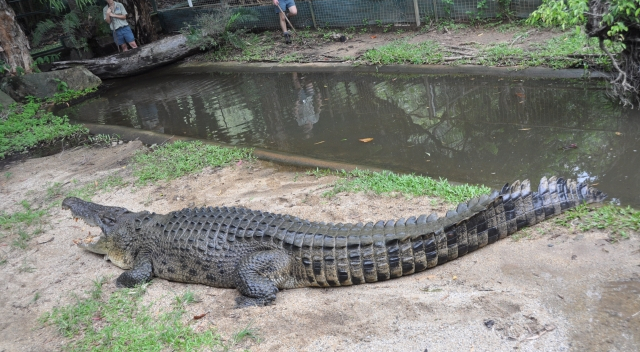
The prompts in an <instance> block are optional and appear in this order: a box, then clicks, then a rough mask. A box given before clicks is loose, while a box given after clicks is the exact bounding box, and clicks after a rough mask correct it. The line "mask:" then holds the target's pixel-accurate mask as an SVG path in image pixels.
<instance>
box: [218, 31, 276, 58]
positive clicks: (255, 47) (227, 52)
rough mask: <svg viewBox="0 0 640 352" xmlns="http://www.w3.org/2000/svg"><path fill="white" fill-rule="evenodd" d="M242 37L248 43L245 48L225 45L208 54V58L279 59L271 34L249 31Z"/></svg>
mask: <svg viewBox="0 0 640 352" xmlns="http://www.w3.org/2000/svg"><path fill="white" fill-rule="evenodd" d="M242 38H243V40H244V43H245V44H246V45H245V46H244V48H242V49H238V48H235V47H233V46H232V45H224V46H222V47H221V48H220V49H218V50H215V51H212V52H210V53H209V54H207V55H206V58H207V59H208V60H211V61H241V62H252V61H278V57H277V56H276V55H275V52H274V47H275V42H274V40H273V38H272V37H271V36H268V35H259V34H255V33H247V34H243V35H242Z"/></svg>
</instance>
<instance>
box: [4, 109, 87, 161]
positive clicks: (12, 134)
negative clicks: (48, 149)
mask: <svg viewBox="0 0 640 352" xmlns="http://www.w3.org/2000/svg"><path fill="white" fill-rule="evenodd" d="M87 132H88V130H87V129H86V128H85V127H84V126H82V125H71V124H69V119H67V117H66V116H65V117H60V116H55V115H53V114H52V113H50V112H46V111H44V110H41V107H40V102H39V101H37V100H35V99H30V100H29V101H28V102H27V103H26V104H24V105H21V106H17V107H14V108H13V109H12V110H11V111H10V112H9V115H8V116H7V118H6V119H0V159H3V158H4V157H5V156H6V155H9V154H13V153H21V152H23V151H26V150H28V149H31V148H34V147H36V146H39V145H43V144H51V143H53V142H55V141H58V140H61V139H63V138H71V137H78V136H80V135H83V134H86V133H87Z"/></svg>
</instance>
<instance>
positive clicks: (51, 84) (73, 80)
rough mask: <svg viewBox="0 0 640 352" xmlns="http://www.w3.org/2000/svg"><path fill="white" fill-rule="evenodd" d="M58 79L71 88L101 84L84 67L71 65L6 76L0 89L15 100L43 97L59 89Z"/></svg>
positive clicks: (1, 82)
mask: <svg viewBox="0 0 640 352" xmlns="http://www.w3.org/2000/svg"><path fill="white" fill-rule="evenodd" d="M60 81H62V82H65V83H66V84H67V89H73V90H83V89H87V88H95V87H98V86H99V85H100V84H102V80H101V79H100V78H98V77H97V76H95V75H94V74H93V73H91V72H90V71H89V70H87V69H86V68H84V67H73V68H70V69H67V70H60V71H51V72H41V73H32V74H28V75H24V76H14V77H7V78H4V79H3V80H2V81H0V90H2V91H4V92H5V93H7V94H8V95H9V96H10V97H11V98H13V99H14V100H16V101H21V102H22V101H25V97H26V96H28V95H32V96H34V97H37V98H41V99H44V98H47V97H52V96H53V95H54V94H55V93H58V92H59V91H60V90H59V89H58V84H59V83H60Z"/></svg>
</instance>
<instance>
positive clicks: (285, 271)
mask: <svg viewBox="0 0 640 352" xmlns="http://www.w3.org/2000/svg"><path fill="white" fill-rule="evenodd" d="M291 265H292V263H291V257H290V256H289V255H287V253H286V252H284V251H280V250H269V251H263V252H255V253H252V254H249V255H247V256H246V257H245V258H244V259H242V261H241V262H240V264H238V267H237V269H236V273H237V276H236V277H237V279H236V280H237V282H236V288H237V289H238V291H240V294H242V296H240V297H238V298H236V304H237V305H236V308H243V307H252V306H266V305H269V304H272V303H273V301H275V300H276V293H278V288H285V287H286V286H287V285H286V282H287V281H290V280H291V270H290V267H291Z"/></svg>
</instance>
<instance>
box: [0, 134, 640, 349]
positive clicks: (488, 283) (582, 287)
mask: <svg viewBox="0 0 640 352" xmlns="http://www.w3.org/2000/svg"><path fill="white" fill-rule="evenodd" d="M141 148H143V147H142V145H141V144H140V143H139V142H131V143H125V144H123V145H120V146H117V147H110V148H103V149H97V148H78V149H75V150H72V151H65V152H63V153H61V154H57V155H54V156H50V157H46V158H39V159H31V160H28V161H26V162H20V163H15V164H12V165H9V166H8V167H6V168H5V169H4V170H3V176H2V180H1V181H0V197H2V205H1V208H0V212H11V211H15V210H18V209H19V207H20V206H19V205H18V203H19V202H20V201H21V200H23V199H27V200H29V201H30V202H32V203H33V207H35V208H37V207H41V206H45V205H46V204H49V203H50V202H51V201H52V199H51V198H49V199H48V198H47V189H51V186H52V185H53V184H54V183H56V182H57V183H60V184H63V186H62V191H65V190H69V189H71V188H73V187H80V186H82V185H85V184H91V183H94V182H96V180H100V179H103V178H105V177H106V176H109V175H120V176H122V177H123V178H124V180H125V181H128V182H129V183H131V181H132V177H131V170H130V167H129V168H128V167H127V160H128V158H129V157H130V156H131V155H132V153H133V152H135V151H136V150H138V149H141ZM331 181H333V178H332V177H323V178H319V179H317V178H315V177H313V176H307V175H306V174H305V173H304V172H302V171H301V170H297V169H290V168H287V167H282V166H278V165H275V164H269V163H265V162H252V163H249V162H243V163H239V164H238V165H235V166H232V167H228V168H225V169H208V170H205V171H204V172H202V173H200V174H197V175H192V176H187V177H183V178H181V179H179V180H176V181H173V182H170V183H162V184H158V185H153V186H145V187H133V186H131V185H129V186H125V187H122V188H117V189H113V190H111V191H108V192H104V193H99V194H98V195H96V196H95V197H94V198H93V199H94V201H96V202H98V203H103V204H109V205H119V206H124V207H127V208H129V209H131V210H135V211H139V210H143V209H147V210H151V211H155V212H168V211H171V210H175V209H180V208H182V207H187V206H200V205H205V204H206V205H213V206H218V205H225V206H245V207H249V208H253V209H261V210H266V211H271V212H277V213H288V214H292V215H296V216H299V217H302V218H306V219H309V220H317V221H333V222H358V221H372V220H379V219H390V218H396V217H400V216H407V215H414V214H420V213H429V212H431V210H435V211H438V212H440V213H442V211H444V209H445V208H444V207H443V205H442V204H441V203H440V202H439V201H438V200H434V199H429V198H427V197H418V198H411V199H406V198H404V197H379V196H370V195H363V194H356V195H353V194H351V195H346V194H341V195H339V196H337V197H335V198H330V199H328V198H325V197H322V193H323V192H324V191H325V190H326V189H327V185H328V184H329V183H330V182H331ZM51 193H52V192H51V191H49V196H51ZM54 199H55V195H54ZM43 231H44V232H43V233H42V234H40V235H39V236H38V237H36V238H33V239H32V240H30V241H29V242H28V248H27V249H26V250H22V249H17V248H14V247H12V246H11V241H12V239H13V238H14V237H15V236H16V235H15V234H6V233H3V237H2V238H1V239H0V255H2V256H3V258H0V259H5V260H6V263H5V264H3V265H2V266H0V351H43V350H61V349H62V348H63V346H64V344H65V343H66V340H65V339H64V338H62V337H61V336H60V335H59V334H58V333H57V332H56V331H55V330H54V328H53V327H41V326H40V325H39V324H38V323H37V318H38V317H39V316H41V315H42V314H43V313H44V312H47V311H50V310H51V309H52V308H53V307H55V306H59V305H64V304H69V303H71V302H73V298H72V293H79V294H82V293H83V292H85V291H88V290H89V289H90V288H91V287H92V285H93V284H92V280H94V279H96V278H97V277H100V276H108V277H110V278H112V279H111V280H109V282H108V284H107V285H106V286H105V289H106V290H107V291H112V290H114V289H115V286H114V283H113V278H115V277H117V275H119V274H120V273H121V272H122V271H121V270H120V269H118V268H117V267H115V266H113V265H111V264H110V263H108V262H105V261H104V260H103V259H102V257H101V256H98V255H94V254H91V253H88V252H83V251H81V250H80V249H78V248H77V247H76V246H75V245H74V244H73V242H72V240H73V239H75V238H81V237H84V236H86V235H87V234H88V232H89V231H96V229H89V228H87V227H86V226H85V225H83V224H81V223H80V222H78V223H76V222H74V221H73V220H72V219H71V217H70V214H69V213H68V212H66V211H62V210H60V209H59V208H57V207H55V208H53V209H52V210H51V216H50V217H49V218H48V220H47V222H46V224H45V225H44V226H43ZM607 238H608V234H607V233H606V231H599V232H587V233H575V232H574V231H573V230H570V229H565V228H561V227H558V226H557V225H554V224H553V222H552V221H547V222H546V223H544V224H541V225H538V226H536V227H535V228H533V229H529V230H526V231H525V232H523V233H520V234H519V236H518V239H517V240H514V239H506V240H503V241H500V242H498V243H496V244H494V245H491V246H488V247H487V248H484V249H481V250H479V251H477V252H474V253H472V254H470V255H467V256H465V257H463V258H460V259H458V260H456V261H454V262H451V263H448V264H445V265H443V266H440V267H437V268H434V269H432V270H429V271H427V272H423V273H420V274H416V275H412V276H409V277H405V278H401V279H396V280H391V281H387V282H381V283H376V284H367V285H360V286H353V287H343V288H331V289H311V288H310V289H296V290H288V291H284V292H282V293H280V294H279V296H278V299H277V301H276V304H275V305H274V306H269V307H263V308H249V309H243V310H235V309H233V306H234V298H235V297H236V296H237V293H236V292H235V291H234V290H230V289H217V288H211V287H206V286H202V285H188V284H182V283H173V282H168V281H165V280H161V279H154V281H153V284H152V285H151V286H150V287H149V289H148V291H147V294H146V297H145V300H147V301H153V302H155V305H154V307H156V308H157V309H158V310H163V309H168V307H169V306H170V304H171V300H172V299H171V298H172V297H173V296H174V295H176V294H179V293H182V292H185V291H186V290H191V291H193V292H195V293H196V295H197V296H198V297H199V298H200V299H201V301H200V302H199V303H196V304H193V305H190V306H188V308H187V309H188V310H189V313H190V315H198V314H202V313H205V312H206V313H207V315H206V317H205V318H203V319H201V320H198V321H192V322H191V324H192V325H193V327H194V328H195V329H205V328H210V327H213V328H216V329H218V330H219V331H220V332H221V333H222V334H223V336H225V337H227V338H228V337H230V336H231V334H232V333H234V332H236V331H238V330H239V329H241V328H243V327H245V326H247V325H248V324H252V326H254V327H255V328H257V329H258V331H259V335H260V337H261V341H260V342H255V341H253V340H249V341H247V342H244V343H243V344H241V345H239V346H237V347H238V349H242V348H249V349H250V350H252V351H347V350H348V351H370V350H373V351H426V350H429V351H513V350H514V349H518V350H523V351H543V350H544V351H633V350H635V349H636V348H637V346H639V345H640V333H638V332H639V331H640V313H638V312H640V299H639V295H640V250H639V248H640V241H639V240H638V236H637V234H636V235H634V236H632V239H631V240H626V241H623V242H620V243H610V242H608V241H607V240H606V239H607ZM36 295H37V296H39V298H38V299H37V300H34V297H35V296H36Z"/></svg>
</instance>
